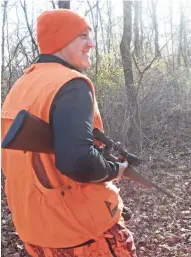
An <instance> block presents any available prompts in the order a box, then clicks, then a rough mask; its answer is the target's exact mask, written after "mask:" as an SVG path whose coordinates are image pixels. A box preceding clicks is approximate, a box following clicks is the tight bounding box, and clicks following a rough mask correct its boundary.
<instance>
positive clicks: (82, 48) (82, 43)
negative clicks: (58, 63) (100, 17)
mask: <svg viewBox="0 0 191 257" xmlns="http://www.w3.org/2000/svg"><path fill="white" fill-rule="evenodd" d="M94 47H95V45H94V42H93V41H92V39H91V38H90V31H89V30H85V31H83V32H82V33H81V34H80V35H79V36H78V37H77V38H75V39H74V40H73V41H72V42H71V43H70V44H68V45H67V46H66V47H65V48H63V49H62V50H61V54H62V57H63V58H64V60H65V61H67V62H69V63H70V64H72V65H73V66H74V67H75V68H77V69H79V70H83V69H88V68H89V67H90V66H91V61H90V50H91V49H92V48H94Z"/></svg>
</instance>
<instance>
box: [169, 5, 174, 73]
mask: <svg viewBox="0 0 191 257" xmlns="http://www.w3.org/2000/svg"><path fill="white" fill-rule="evenodd" d="M170 32H171V43H172V44H171V47H172V71H174V69H175V61H174V36H173V28H172V1H171V2H170Z"/></svg>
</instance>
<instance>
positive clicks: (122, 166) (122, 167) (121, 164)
mask: <svg viewBox="0 0 191 257" xmlns="http://www.w3.org/2000/svg"><path fill="white" fill-rule="evenodd" d="M117 164H118V165H119V171H118V175H117V177H116V178H115V179H114V180H120V179H121V177H122V176H123V173H124V171H125V170H126V169H127V168H128V166H129V164H128V162H127V161H124V162H117Z"/></svg>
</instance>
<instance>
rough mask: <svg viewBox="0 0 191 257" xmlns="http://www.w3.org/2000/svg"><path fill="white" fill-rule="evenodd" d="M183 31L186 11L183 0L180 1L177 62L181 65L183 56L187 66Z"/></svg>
mask: <svg viewBox="0 0 191 257" xmlns="http://www.w3.org/2000/svg"><path fill="white" fill-rule="evenodd" d="M183 32H184V11H183V5H182V2H180V28H179V45H178V57H177V63H178V65H179V66H181V64H182V63H181V58H183V61H184V64H185V66H186V57H185V56H184V53H183Z"/></svg>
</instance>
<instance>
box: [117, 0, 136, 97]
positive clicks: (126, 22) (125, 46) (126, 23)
mask: <svg viewBox="0 0 191 257" xmlns="http://www.w3.org/2000/svg"><path fill="white" fill-rule="evenodd" d="M131 38H132V1H124V2H123V36H122V40H121V44H120V51H121V56H122V62H123V70H124V76H125V85H126V89H127V92H129V89H130V88H131V87H133V84H134V83H133V71H132V61H131V49H130V45H131Z"/></svg>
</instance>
